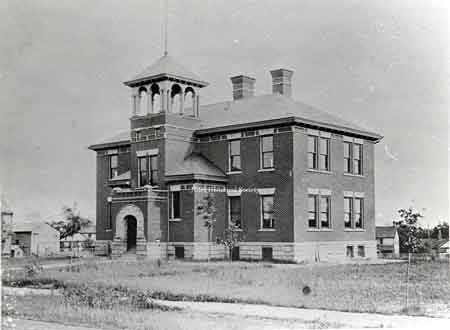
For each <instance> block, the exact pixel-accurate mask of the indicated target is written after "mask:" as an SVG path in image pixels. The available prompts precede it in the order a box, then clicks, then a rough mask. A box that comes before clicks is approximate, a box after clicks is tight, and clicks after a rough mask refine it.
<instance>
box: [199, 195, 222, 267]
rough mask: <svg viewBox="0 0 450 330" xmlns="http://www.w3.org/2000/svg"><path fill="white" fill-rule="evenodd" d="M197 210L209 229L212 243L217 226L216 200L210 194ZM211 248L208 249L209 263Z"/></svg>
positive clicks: (209, 237)
mask: <svg viewBox="0 0 450 330" xmlns="http://www.w3.org/2000/svg"><path fill="white" fill-rule="evenodd" d="M197 210H198V211H199V214H200V215H201V216H202V217H203V220H204V226H205V227H206V228H207V229H208V242H211V239H212V238H211V237H212V232H213V230H214V226H215V224H216V217H217V208H216V198H215V197H214V195H213V194H211V193H208V194H207V195H206V196H204V197H203V199H202V200H201V201H200V203H199V204H198V205H197ZM209 252H210V251H209V248H208V261H209V255H210V253H209Z"/></svg>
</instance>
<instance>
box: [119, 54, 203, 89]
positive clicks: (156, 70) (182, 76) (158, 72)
mask: <svg viewBox="0 0 450 330" xmlns="http://www.w3.org/2000/svg"><path fill="white" fill-rule="evenodd" d="M161 78H169V79H170V78H171V79H178V80H184V81H187V82H190V83H193V84H195V85H198V86H200V87H204V86H207V85H208V83H207V82H205V81H202V80H201V79H200V77H199V76H197V75H196V74H195V73H193V72H191V71H190V70H188V69H186V68H185V67H184V65H182V64H180V63H178V62H177V61H176V60H175V59H173V58H172V57H171V56H169V55H164V56H163V57H161V58H160V59H159V60H157V61H156V62H155V63H154V64H152V65H150V66H149V67H148V68H146V69H145V70H144V71H143V72H141V73H140V74H138V75H137V76H135V77H134V78H133V79H131V80H129V81H126V82H125V85H127V86H130V87H133V86H135V85H138V84H139V83H141V82H144V81H151V80H156V79H158V80H160V79H161Z"/></svg>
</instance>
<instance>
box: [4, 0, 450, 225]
mask: <svg viewBox="0 0 450 330" xmlns="http://www.w3.org/2000/svg"><path fill="white" fill-rule="evenodd" d="M163 13H164V10H163V2H162V0H151V1H150V0H145V1H144V0H142V1H137V0H127V1H123V0H107V1H106V0H95V1H94V0H77V1H73V0H71V1H64V0H40V1H32V0H21V1H16V0H2V1H0V17H2V19H1V20H0V36H1V37H0V90H1V93H0V191H1V192H2V193H3V195H4V196H5V197H6V199H7V200H8V202H9V204H10V205H11V207H12V208H13V210H14V213H15V219H16V221H23V220H32V221H39V220H49V219H52V218H54V217H55V216H57V215H58V214H60V210H61V206H62V205H73V204H74V203H76V205H77V207H78V209H79V210H80V212H81V213H82V214H83V215H87V216H91V217H93V218H95V153H94V152H93V151H91V150H88V149H87V147H88V146H89V145H90V144H93V143H95V142H98V141H101V140H102V139H103V138H106V137H109V136H113V135H115V134H116V133H117V132H120V131H123V130H126V129H128V127H129V120H128V119H129V117H130V114H131V92H130V90H129V88H128V87H126V86H124V85H123V82H124V81H126V80H128V79H130V78H131V77H133V76H134V75H135V74H137V73H139V72H140V71H142V70H143V69H144V68H145V67H147V66H149V65H151V64H152V63H153V62H155V61H156V60H157V59H158V58H159V57H161V56H162V54H163V49H162V45H163V42H162V26H163V18H164V15H163ZM448 14H449V11H448V7H447V5H446V1H444V0H442V1H430V0H420V1H419V0H417V1H416V0H408V1H399V0H390V1H380V0H365V1H360V0H354V1H352V0H342V1H335V0H310V1H309V0H308V1H306V0H276V1H275V0H272V1H269V0H253V1H250V0H248V1H243V0H239V1H237V0H210V1H207V0H184V1H175V0H169V16H168V26H169V28H168V51H169V54H170V55H172V56H173V57H174V58H176V59H177V60H178V61H179V62H181V63H183V64H184V65H185V66H186V67H187V68H189V69H190V70H191V71H193V72H195V73H197V74H198V75H199V76H200V77H201V78H202V79H203V80H206V81H208V82H209V83H210V85H209V86H208V87H207V88H204V89H203V91H202V96H201V101H200V102H201V103H203V104H207V103H213V102H219V101H224V100H231V99H232V91H231V82H230V80H229V78H230V77H231V76H233V75H237V74H246V75H250V76H252V77H254V78H256V94H267V93H270V92H271V78H270V73H269V71H270V70H272V69H276V68H279V67H285V68H288V69H291V70H293V71H294V76H293V79H292V84H293V85H292V87H293V97H294V98H295V99H297V100H299V101H302V102H304V103H307V104H310V105H312V106H315V107H318V108H320V109H323V110H326V111H328V112H330V113H333V114H336V115H339V116H341V117H342V118H344V119H346V120H349V121H352V122H354V123H355V124H358V125H362V126H364V127H367V128H368V129H370V130H373V131H375V132H378V133H380V134H382V135H383V136H384V139H383V140H382V141H381V142H380V143H378V144H377V145H376V152H375V169H376V170H375V177H376V179H375V184H376V188H375V191H376V222H377V224H390V223H392V220H394V219H397V210H398V209H399V208H405V207H409V206H413V207H414V208H415V209H417V210H420V211H421V212H422V213H423V214H424V215H425V218H424V219H423V220H422V222H423V224H424V225H435V224H437V223H438V222H440V221H448V215H449V195H448V190H449V189H448V187H449V185H448V176H449V170H448V160H449V150H450V149H449V145H448V142H449V136H448V129H449V126H450V123H449V118H448V110H447V109H448V101H449V90H448V87H449V81H448V77H449V72H448V66H449V56H448V40H449V35H448V33H449V30H448V17H449V15H448ZM200 115H201V114H200Z"/></svg>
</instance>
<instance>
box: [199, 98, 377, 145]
mask: <svg viewBox="0 0 450 330" xmlns="http://www.w3.org/2000/svg"><path fill="white" fill-rule="evenodd" d="M281 118H294V119H295V120H296V121H298V122H302V123H305V124H310V125H316V126H322V127H323V126H326V127H329V128H332V129H336V130H340V131H350V132H352V133H355V134H360V135H363V136H369V137H373V138H375V139H380V138H381V135H378V134H376V133H374V132H371V131H369V130H368V129H366V128H363V127H360V126H358V125H355V124H353V123H350V122H348V121H346V120H343V119H341V118H339V117H338V116H335V115H333V114H330V113H328V112H326V111H323V110H319V109H316V108H314V107H311V106H309V105H306V104H304V103H301V102H298V101H295V100H293V99H292V98H290V97H286V96H284V95H281V94H268V95H260V96H253V97H247V98H243V99H239V100H235V101H227V102H221V103H215V104H209V105H204V106H201V107H200V119H201V120H202V123H201V129H200V131H199V133H202V131H203V132H205V133H206V132H207V131H211V130H212V129H217V128H223V127H225V126H236V125H245V124H249V123H254V122H263V121H270V120H277V119H281Z"/></svg>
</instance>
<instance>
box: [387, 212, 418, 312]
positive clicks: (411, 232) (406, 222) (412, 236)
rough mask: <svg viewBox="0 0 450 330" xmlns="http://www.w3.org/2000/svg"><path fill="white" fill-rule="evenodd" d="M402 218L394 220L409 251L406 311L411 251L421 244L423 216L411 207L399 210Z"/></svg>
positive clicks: (407, 294)
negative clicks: (421, 220) (419, 235)
mask: <svg viewBox="0 0 450 330" xmlns="http://www.w3.org/2000/svg"><path fill="white" fill-rule="evenodd" d="M398 213H399V215H400V219H399V220H397V221H395V220H394V221H393V222H394V225H396V226H398V227H400V228H401V229H402V232H403V235H404V237H405V241H404V242H403V245H404V246H405V248H406V249H407V251H408V265H407V267H406V311H408V298H409V291H408V290H409V288H408V287H409V269H410V267H411V253H413V252H416V251H417V248H418V247H419V245H420V240H419V238H418V221H419V219H420V218H422V217H423V215H422V214H420V213H419V212H415V211H414V210H413V209H412V208H411V207H409V208H408V209H400V210H398Z"/></svg>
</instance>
